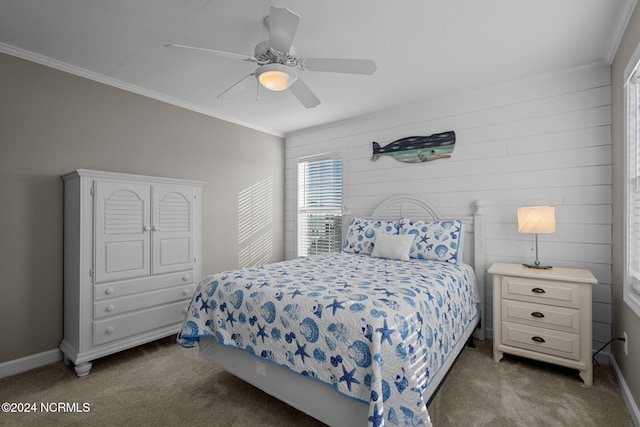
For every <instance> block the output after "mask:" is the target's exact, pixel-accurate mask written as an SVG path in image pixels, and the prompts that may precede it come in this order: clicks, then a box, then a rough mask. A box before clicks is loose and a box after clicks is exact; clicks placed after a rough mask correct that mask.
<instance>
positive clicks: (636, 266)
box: [624, 46, 640, 316]
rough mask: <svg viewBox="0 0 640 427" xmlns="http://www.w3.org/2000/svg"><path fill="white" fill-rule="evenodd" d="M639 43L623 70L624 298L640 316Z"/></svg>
mask: <svg viewBox="0 0 640 427" xmlns="http://www.w3.org/2000/svg"><path fill="white" fill-rule="evenodd" d="M639 68H640V46H638V48H637V49H636V52H635V53H634V55H633V57H632V59H631V62H630V63H629V65H628V66H627V69H626V70H625V74H624V77H625V88H624V90H625V144H626V167H625V233H624V234H625V239H626V242H625V252H626V254H625V267H624V270H625V278H624V300H625V302H626V303H627V304H628V305H629V306H630V307H631V308H632V309H633V310H634V311H635V312H636V314H638V316H640V69H639Z"/></svg>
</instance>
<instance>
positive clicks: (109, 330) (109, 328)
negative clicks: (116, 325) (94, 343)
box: [105, 326, 115, 334]
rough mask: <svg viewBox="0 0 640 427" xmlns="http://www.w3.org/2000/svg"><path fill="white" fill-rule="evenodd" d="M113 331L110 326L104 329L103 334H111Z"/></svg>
mask: <svg viewBox="0 0 640 427" xmlns="http://www.w3.org/2000/svg"><path fill="white" fill-rule="evenodd" d="M114 330H115V329H113V327H112V326H109V327H108V328H107V329H105V332H106V333H107V334H112V333H113V331H114Z"/></svg>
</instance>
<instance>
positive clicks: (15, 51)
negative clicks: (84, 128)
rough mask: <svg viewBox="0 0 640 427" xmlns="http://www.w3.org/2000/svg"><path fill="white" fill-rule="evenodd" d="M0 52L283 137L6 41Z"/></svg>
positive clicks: (271, 130) (2, 44) (0, 44)
mask: <svg viewBox="0 0 640 427" xmlns="http://www.w3.org/2000/svg"><path fill="white" fill-rule="evenodd" d="M0 53H6V54H7V55H11V56H15V57H18V58H21V59H25V60H27V61H31V62H35V63H37V64H40V65H44V66H46V67H50V68H54V69H56V70H60V71H64V72H66V73H69V74H73V75H76V76H79V77H83V78H85V79H88V80H93V81H95V82H98V83H102V84H105V85H109V86H113V87H116V88H118V89H122V90H125V91H127V92H132V93H135V94H138V95H142V96H145V97H147V98H151V99H155V100H156V101H161V102H165V103H167V104H171V105H175V106H176V107H180V108H184V109H186V110H190V111H194V112H196V113H200V114H204V115H206V116H209V117H213V118H216V119H220V120H224V121H226V122H230V123H234V124H237V125H239V126H243V127H246V128H250V129H253V130H257V131H259V132H263V133H267V134H269V135H274V136H278V137H281V138H283V137H284V134H282V133H279V132H274V130H273V129H264V128H260V127H257V126H254V125H252V124H250V123H245V122H242V121H239V120H234V119H231V118H229V117H225V116H224V115H220V114H215V113H214V112H212V111H211V110H209V109H207V108H202V107H201V106H198V105H195V104H191V103H189V102H186V101H184V100H181V99H178V98H174V97H172V96H167V95H163V94H161V93H158V92H155V91H152V90H149V89H146V88H143V87H141V86H137V85H134V84H131V83H126V82H123V81H122V80H118V79H114V78H113V77H108V76H105V75H103V74H100V73H96V72H94V71H90V70H87V69H85V68H81V67H77V66H75V65H71V64H67V63H66V62H62V61H58V60H57V59H53V58H49V57H48V56H44V55H40V54H38V53H34V52H31V51H28V50H25V49H21V48H18V47H15V46H11V45H9V44H6V43H1V42H0Z"/></svg>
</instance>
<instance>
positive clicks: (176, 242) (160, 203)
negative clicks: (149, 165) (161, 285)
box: [151, 185, 195, 274]
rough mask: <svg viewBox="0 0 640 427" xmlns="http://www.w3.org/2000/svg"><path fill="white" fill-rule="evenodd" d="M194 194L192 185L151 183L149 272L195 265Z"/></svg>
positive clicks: (181, 268) (183, 268)
mask: <svg viewBox="0 0 640 427" xmlns="http://www.w3.org/2000/svg"><path fill="white" fill-rule="evenodd" d="M194 194H195V192H194V188H193V186H180V185H154V186H153V189H152V195H153V209H152V216H153V221H152V226H151V229H152V232H151V239H152V247H153V251H152V263H151V272H152V274H162V273H171V272H176V271H186V270H193V268H194V267H195V261H194V257H195V254H194V238H195V230H194V229H195V216H194V203H195V199H194Z"/></svg>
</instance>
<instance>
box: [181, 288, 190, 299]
mask: <svg viewBox="0 0 640 427" xmlns="http://www.w3.org/2000/svg"><path fill="white" fill-rule="evenodd" d="M182 295H184V296H185V297H186V296H187V295H189V289H185V290H184V291H182Z"/></svg>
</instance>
